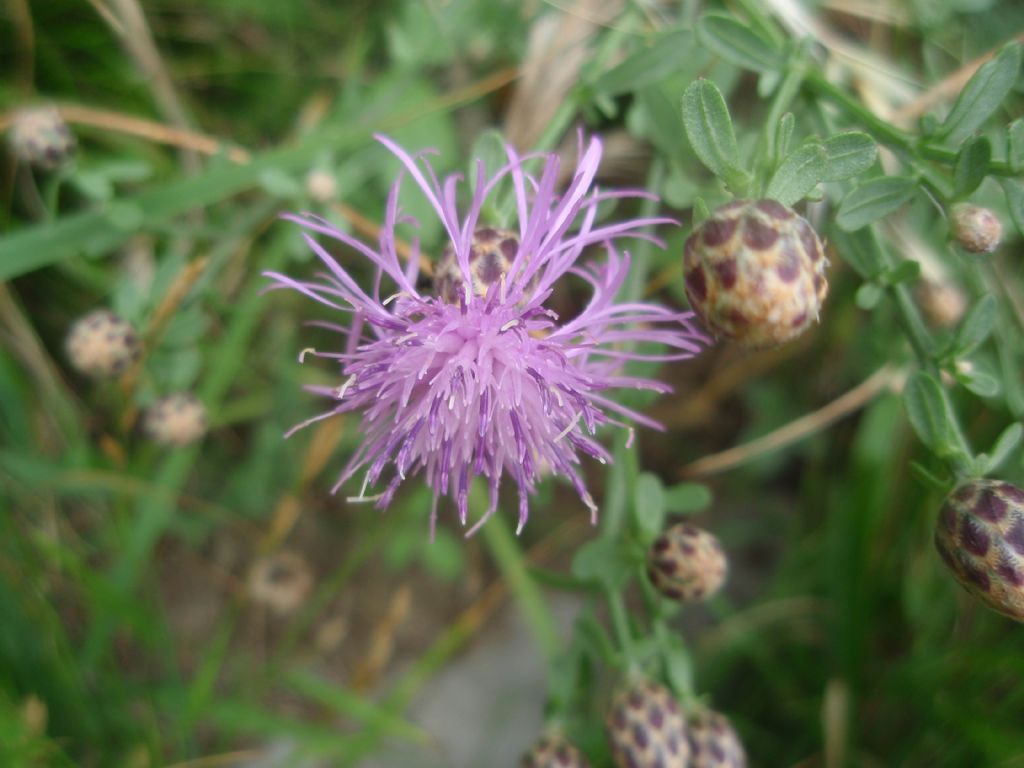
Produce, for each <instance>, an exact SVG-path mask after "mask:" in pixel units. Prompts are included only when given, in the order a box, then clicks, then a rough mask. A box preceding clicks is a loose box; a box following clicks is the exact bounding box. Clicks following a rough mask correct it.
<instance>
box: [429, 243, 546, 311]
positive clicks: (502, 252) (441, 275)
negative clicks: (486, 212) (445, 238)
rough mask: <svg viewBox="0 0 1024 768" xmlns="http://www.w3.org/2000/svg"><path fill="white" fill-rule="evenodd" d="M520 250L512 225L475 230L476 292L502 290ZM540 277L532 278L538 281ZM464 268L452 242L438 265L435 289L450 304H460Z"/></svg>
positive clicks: (471, 261) (472, 256)
mask: <svg viewBox="0 0 1024 768" xmlns="http://www.w3.org/2000/svg"><path fill="white" fill-rule="evenodd" d="M518 250H519V235H517V234H516V233H515V232H512V231H511V230H508V229H492V228H490V227H481V228H479V229H477V230H476V231H475V232H474V233H473V245H472V247H471V249H470V254H469V272H470V278H471V283H472V285H473V293H474V294H476V295H477V296H480V297H486V296H487V293H488V291H490V290H498V288H499V285H500V283H501V279H502V277H504V276H505V275H507V274H508V270H509V268H510V267H511V266H512V261H513V260H514V259H515V257H516V253H517V252H518ZM535 280H536V278H534V279H533V280H531V282H535ZM463 285H464V283H463V279H462V270H461V269H459V262H458V260H457V259H456V258H455V249H454V248H453V247H452V246H451V245H450V244H449V245H447V246H446V247H445V249H444V254H443V255H442V256H441V261H439V262H438V264H437V267H436V268H435V269H434V289H435V290H436V291H437V295H438V297H439V298H440V299H441V300H442V301H444V302H446V303H448V304H458V303H459V301H460V299H461V298H462V295H463V291H464V290H465V289H464V287H463Z"/></svg>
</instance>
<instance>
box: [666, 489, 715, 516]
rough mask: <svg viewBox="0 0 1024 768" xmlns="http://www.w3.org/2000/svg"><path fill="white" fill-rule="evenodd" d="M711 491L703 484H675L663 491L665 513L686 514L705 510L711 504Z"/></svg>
mask: <svg viewBox="0 0 1024 768" xmlns="http://www.w3.org/2000/svg"><path fill="white" fill-rule="evenodd" d="M711 498H712V497H711V489H710V488H708V487H707V486H706V485H704V484H703V483H677V484H676V485H673V486H671V487H670V488H666V489H665V511H666V512H673V513H676V514H688V513H691V512H700V511H701V510H703V509H707V508H708V506H709V505H710V504H711Z"/></svg>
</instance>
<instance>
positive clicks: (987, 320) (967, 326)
mask: <svg viewBox="0 0 1024 768" xmlns="http://www.w3.org/2000/svg"><path fill="white" fill-rule="evenodd" d="M998 311H999V303H998V302H997V301H996V298H995V296H993V295H992V294H990V293H989V294H985V295H984V296H982V297H981V298H980V299H978V301H977V302H976V303H975V305H974V306H973V307H971V311H970V312H968V313H967V316H966V317H964V319H963V322H961V323H960V327H959V328H958V329H957V331H956V336H955V337H954V338H953V350H954V354H955V355H956V356H958V357H959V356H962V355H966V354H968V353H969V352H971V351H972V350H973V349H975V348H976V347H977V346H978V345H979V344H981V343H982V342H983V341H985V339H987V338H988V337H989V334H991V333H992V329H993V328H994V327H995V324H996V314H997V313H998Z"/></svg>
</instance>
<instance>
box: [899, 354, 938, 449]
mask: <svg viewBox="0 0 1024 768" xmlns="http://www.w3.org/2000/svg"><path fill="white" fill-rule="evenodd" d="M903 404H904V406H905V407H906V409H907V417H908V418H909V419H910V425H911V426H912V427H913V428H914V432H916V433H917V436H918V437H919V438H920V439H921V442H922V443H924V444H925V445H927V446H928V447H929V448H931V449H932V450H937V448H938V446H939V445H940V443H941V441H942V436H943V435H944V433H945V424H944V421H945V408H944V405H943V395H942V388H941V385H940V384H939V383H938V382H937V381H936V380H935V378H934V377H933V376H931V375H930V374H927V373H924V372H922V371H918V372H916V373H914V374H913V375H912V376H911V377H910V378H909V379H908V380H907V385H906V386H905V387H904V389H903Z"/></svg>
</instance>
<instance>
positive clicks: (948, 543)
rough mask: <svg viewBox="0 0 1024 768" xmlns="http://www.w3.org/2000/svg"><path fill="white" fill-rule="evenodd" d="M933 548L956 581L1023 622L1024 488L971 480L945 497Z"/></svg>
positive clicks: (993, 607)
mask: <svg viewBox="0 0 1024 768" xmlns="http://www.w3.org/2000/svg"><path fill="white" fill-rule="evenodd" d="M935 546H936V548H937V549H938V550H939V554H940V555H941V556H942V560H943V562H945V564H946V565H947V566H948V567H949V569H950V570H951V571H952V572H953V575H954V576H955V577H956V580H957V581H959V582H960V584H962V585H963V587H964V588H965V589H966V590H967V591H968V592H970V593H971V594H972V595H974V596H975V597H977V598H979V599H980V600H981V601H982V602H984V603H985V604H987V605H988V606H989V607H990V608H992V609H994V610H996V611H999V612H1000V613H1002V614H1005V615H1007V616H1009V617H1010V618H1013V619H1016V620H1018V621H1024V490H1021V489H1020V488H1018V487H1017V486H1015V485H1010V483H1005V482H1002V481H1001V480H972V481H970V482H968V483H965V484H964V485H961V486H960V487H959V488H957V489H956V490H955V491H953V493H952V494H950V496H949V497H948V498H947V499H946V501H945V503H944V504H943V505H942V510H941V511H940V512H939V518H938V521H937V522H936V526H935Z"/></svg>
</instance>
